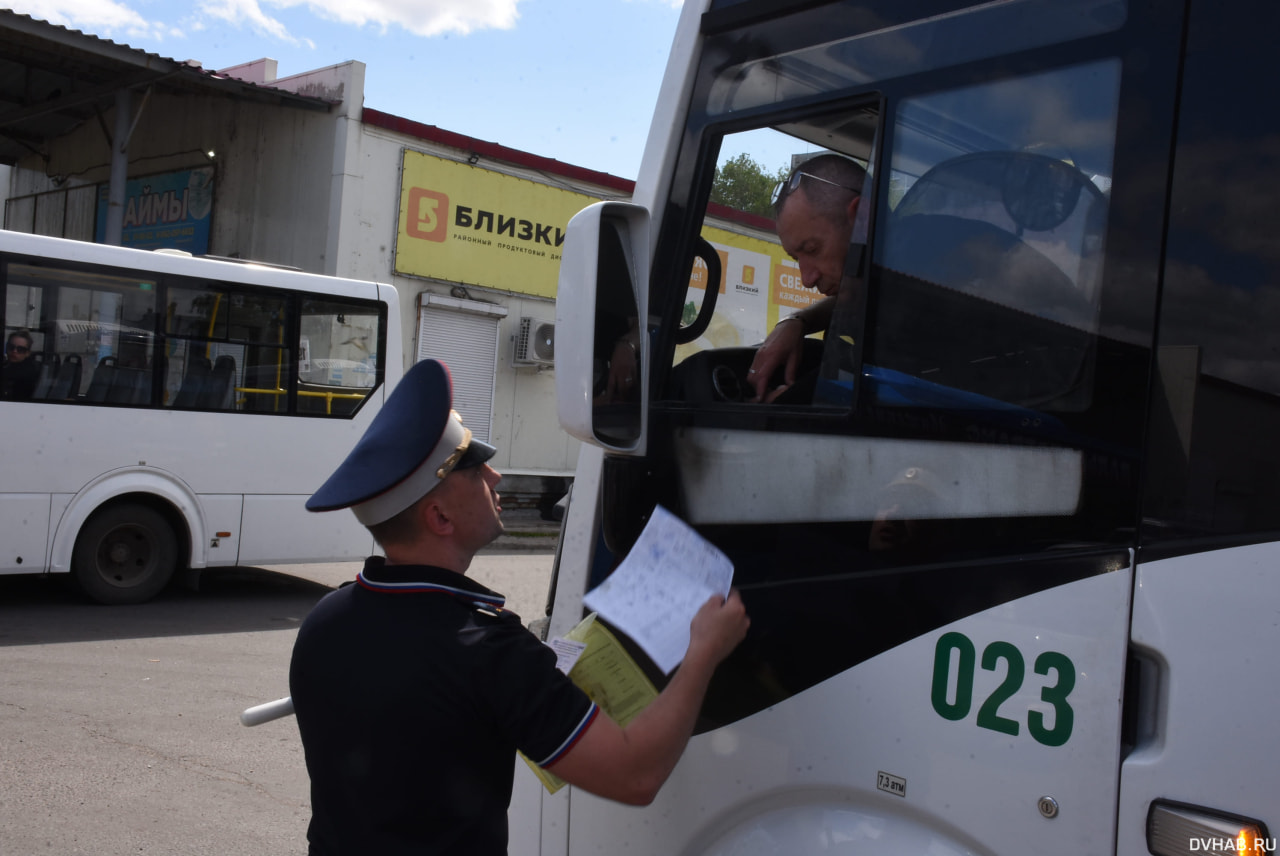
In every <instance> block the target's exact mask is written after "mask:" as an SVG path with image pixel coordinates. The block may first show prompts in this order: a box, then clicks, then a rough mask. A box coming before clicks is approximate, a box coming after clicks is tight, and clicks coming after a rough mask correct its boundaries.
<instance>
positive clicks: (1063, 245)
mask: <svg viewBox="0 0 1280 856" xmlns="http://www.w3.org/2000/svg"><path fill="white" fill-rule="evenodd" d="M1118 79H1119V69H1118V67H1117V66H1116V65H1115V64H1114V63H1112V62H1101V63H1097V64H1094V65H1086V66H1081V67H1077V68H1073V69H1067V70H1062V71H1052V72H1047V73H1043V74H1040V75H1035V76H1031V77H1027V78H1021V79H1018V80H1016V81H1013V82H1007V81H1002V82H998V83H994V84H984V85H982V86H976V87H971V88H969V89H962V90H951V91H947V92H942V93H936V94H930V95H927V96H923V97H920V98H915V99H911V98H908V99H905V100H903V101H902V102H900V103H899V104H898V105H897V110H896V122H895V125H894V139H893V146H892V152H893V155H892V161H891V167H890V169H891V173H892V175H893V178H892V180H891V187H892V189H893V192H892V194H891V198H890V204H891V205H892V211H891V212H889V213H888V216H886V217H884V218H883V220H882V224H881V228H880V230H879V232H880V234H879V235H878V237H877V248H876V261H877V272H878V279H879V281H878V283H877V285H876V291H875V298H874V303H875V310H874V312H875V317H874V321H873V332H872V335H871V337H870V339H869V341H870V344H869V351H868V353H867V357H866V361H867V363H869V364H871V366H874V367H875V369H874V370H872V381H873V382H872V393H873V395H872V399H871V400H872V402H874V404H877V405H886V404H887V405H889V406H898V405H900V404H901V403H902V402H908V401H913V402H917V403H925V402H928V403H931V404H932V405H933V406H941V407H943V408H951V409H964V410H987V411H991V412H997V411H1003V410H1007V409H1008V408H1009V407H1010V406H1012V407H1014V408H1023V409H1025V410H1026V411H1027V412H1028V414H1029V413H1031V412H1036V413H1072V412H1081V411H1085V410H1088V409H1089V407H1090V406H1091V401H1092V393H1091V385H1092V375H1093V370H1094V350H1095V347H1096V337H1097V333H1098V311H1099V309H1098V307H1099V304H1100V290H1101V289H1100V273H1101V262H1102V248H1103V236H1104V234H1105V228H1106V221H1107V216H1106V213H1107V205H1108V199H1107V194H1106V192H1105V188H1108V187H1109V178H1107V176H1109V173H1110V170H1111V159H1112V152H1113V145H1114V126H1115V109H1116V108H1115V105H1116V98H1117V93H1118ZM1037 99H1039V100H1038V101H1037ZM1024 101H1030V102H1034V103H1042V104H1048V103H1049V102H1052V103H1053V104H1054V105H1056V110H1057V112H1055V113H1053V114H1049V113H1048V112H1047V110H1042V111H1040V112H1039V113H1037V112H1036V110H1035V109H1029V110H1028V111H1027V112H1026V113H1023V112H1020V111H1016V110H1014V109H1013V108H1012V107H1011V106H1008V105H1011V104H1017V103H1020V102H1024ZM938 116H949V117H955V119H956V121H959V120H960V119H961V118H962V119H963V122H964V124H965V125H966V126H968V127H969V128H970V129H971V131H970V134H971V139H966V138H965V137H964V136H963V135H956V136H955V137H952V138H949V139H947V140H946V141H941V140H938V139H935V138H932V137H931V136H929V135H928V134H927V132H926V131H925V130H923V129H926V128H928V127H931V126H936V124H937V120H936V117H938ZM925 118H930V119H931V120H932V121H931V122H928V121H924V119H925ZM1084 126H1087V127H1090V128H1093V129H1096V130H1097V131H1098V132H1097V133H1095V134H1093V135H1092V136H1090V137H1087V138H1086V137H1081V136H1080V135H1079V134H1078V132H1077V130H1076V129H1078V128H1080V127H1084ZM944 143H945V144H944ZM899 194H900V195H899ZM908 406H911V405H908Z"/></svg>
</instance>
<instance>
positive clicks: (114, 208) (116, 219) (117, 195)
mask: <svg viewBox="0 0 1280 856" xmlns="http://www.w3.org/2000/svg"><path fill="white" fill-rule="evenodd" d="M131 102H132V99H131V98H130V95H129V90H127V89H121V90H120V91H118V92H116V132H115V134H114V135H113V136H112V138H111V183H110V184H109V185H108V187H107V225H106V230H105V236H104V237H103V242H104V243H107V244H113V245H115V246H117V247H118V246H120V244H121V243H122V241H123V234H124V190H125V184H126V183H127V182H128V180H129V130H130V124H131V119H132V117H131V116H130V115H129V114H130V113H131V112H132V110H131V109H130V107H131Z"/></svg>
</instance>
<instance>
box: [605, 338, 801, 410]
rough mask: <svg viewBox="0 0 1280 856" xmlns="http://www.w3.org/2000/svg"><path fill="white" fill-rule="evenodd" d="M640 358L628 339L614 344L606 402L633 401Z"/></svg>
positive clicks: (638, 378)
mask: <svg viewBox="0 0 1280 856" xmlns="http://www.w3.org/2000/svg"><path fill="white" fill-rule="evenodd" d="M793 326H794V325H793ZM638 357H639V354H638V352H637V350H636V346H635V345H634V344H633V343H632V342H631V341H630V340H629V339H628V338H627V337H625V336H624V337H622V338H621V339H619V340H618V341H617V342H616V343H615V344H614V346H613V354H612V356H611V357H610V359H609V378H608V386H607V388H606V392H605V401H606V402H615V401H631V400H633V399H634V397H635V393H636V384H637V383H639V381H640V365H639V359H638Z"/></svg>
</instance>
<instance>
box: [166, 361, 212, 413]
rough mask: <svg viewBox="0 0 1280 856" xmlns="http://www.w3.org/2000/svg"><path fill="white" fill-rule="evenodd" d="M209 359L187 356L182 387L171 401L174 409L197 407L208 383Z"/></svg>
mask: <svg viewBox="0 0 1280 856" xmlns="http://www.w3.org/2000/svg"><path fill="white" fill-rule="evenodd" d="M209 372H210V368H209V358H208V357H205V356H200V355H198V354H190V355H188V356H187V371H186V373H185V374H184V375H183V376H182V387H181V388H180V389H179V390H178V394H177V395H176V396H175V397H174V399H173V406H174V407H199V406H200V398H201V396H202V395H203V394H204V389H205V386H206V385H207V384H208V383H209Z"/></svg>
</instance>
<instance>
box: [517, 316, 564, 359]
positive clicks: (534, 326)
mask: <svg viewBox="0 0 1280 856" xmlns="http://www.w3.org/2000/svg"><path fill="white" fill-rule="evenodd" d="M515 362H516V364H518V365H525V366H551V365H555V362H556V325H555V324H553V323H552V322H550V321H539V320H538V319H537V318H521V319H520V332H519V333H517V334H516V355H515Z"/></svg>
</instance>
